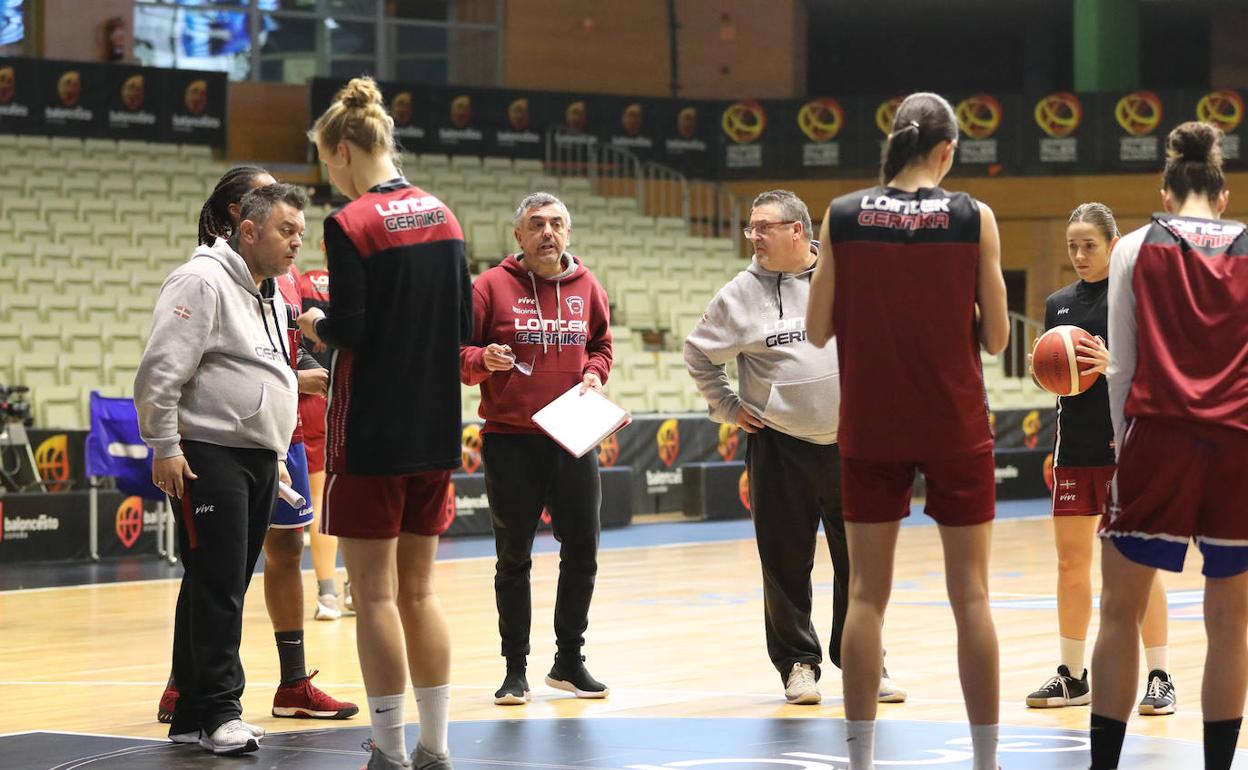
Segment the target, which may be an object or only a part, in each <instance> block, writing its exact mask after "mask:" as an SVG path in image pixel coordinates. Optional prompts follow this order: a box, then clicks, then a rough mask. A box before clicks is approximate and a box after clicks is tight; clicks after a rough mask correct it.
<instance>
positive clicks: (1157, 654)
mask: <svg viewBox="0 0 1248 770" xmlns="http://www.w3.org/2000/svg"><path fill="white" fill-rule="evenodd" d="M1169 649H1170V648H1169V647H1167V646H1166V645H1164V644H1163V645H1161V646H1160V647H1145V648H1144V660H1145V662H1147V663H1148V670H1149V671H1156V670H1157V669H1161V670H1162V671H1167V672H1168V671H1169V669H1167V668H1166V651H1167V650H1169Z"/></svg>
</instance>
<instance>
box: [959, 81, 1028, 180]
mask: <svg viewBox="0 0 1248 770" xmlns="http://www.w3.org/2000/svg"><path fill="white" fill-rule="evenodd" d="M949 101H950V103H951V104H952V105H953V112H954V115H955V116H956V117H957V119H958V151H957V163H958V165H959V166H963V167H972V168H978V169H979V170H982V171H988V172H991V173H997V172H998V171H999V170H1000V169H1002V168H1016V167H1017V166H1018V161H1019V146H1018V145H1019V131H1020V128H1021V120H1020V118H1021V117H1022V109H1021V100H1020V99H1019V97H1018V96H1015V95H1012V94H1009V95H1007V94H989V93H977V94H971V95H969V96H964V97H955V98H954V99H950V100H949Z"/></svg>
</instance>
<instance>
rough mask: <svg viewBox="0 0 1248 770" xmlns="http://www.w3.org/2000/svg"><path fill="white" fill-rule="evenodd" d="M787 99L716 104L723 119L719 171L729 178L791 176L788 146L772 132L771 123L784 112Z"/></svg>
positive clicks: (720, 133) (776, 133) (743, 100)
mask: <svg viewBox="0 0 1248 770" xmlns="http://www.w3.org/2000/svg"><path fill="white" fill-rule="evenodd" d="M784 106H785V103H784V102H781V101H778V100H773V99H766V100H759V99H742V100H741V101H737V102H731V103H720V104H718V105H717V106H716V110H717V112H718V121H719V129H720V131H719V148H720V150H719V173H720V176H721V177H723V178H725V179H757V178H760V177H767V176H789V175H790V174H789V171H790V169H789V168H788V165H789V162H790V161H789V158H788V157H787V155H788V153H787V148H786V147H785V146H784V144H783V143H782V142H780V141H778V140H777V141H773V140H772V136H773V135H775V136H777V137H778V136H779V135H780V133H781V132H780V131H778V130H776V129H775V128H774V127H773V126H771V125H769V123H770V122H771V121H774V120H776V119H778V118H779V117H780V115H781V114H782V113H783V110H784Z"/></svg>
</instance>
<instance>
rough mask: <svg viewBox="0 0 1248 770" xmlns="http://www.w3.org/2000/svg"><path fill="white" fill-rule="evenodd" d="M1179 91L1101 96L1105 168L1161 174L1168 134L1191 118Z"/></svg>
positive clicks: (1099, 122) (1098, 99)
mask: <svg viewBox="0 0 1248 770" xmlns="http://www.w3.org/2000/svg"><path fill="white" fill-rule="evenodd" d="M1183 101H1184V100H1183V98H1182V95H1181V94H1180V93H1178V92H1176V91H1149V90H1145V89H1141V90H1138V91H1131V92H1129V93H1111V94H1098V95H1097V97H1096V100H1095V102H1093V103H1094V104H1095V105H1096V109H1097V113H1098V115H1097V117H1098V120H1097V129H1098V130H1097V135H1098V137H1099V144H1100V157H1101V165H1102V167H1103V168H1105V169H1110V170H1123V171H1159V170H1160V169H1161V166H1162V162H1163V161H1164V160H1165V158H1166V150H1165V144H1166V134H1167V133H1168V132H1169V131H1170V129H1171V128H1173V127H1174V126H1176V125H1178V124H1179V123H1182V122H1183V121H1185V120H1189V119H1190V118H1189V117H1187V115H1186V114H1185V113H1184V110H1183Z"/></svg>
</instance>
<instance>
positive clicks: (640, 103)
mask: <svg viewBox="0 0 1248 770" xmlns="http://www.w3.org/2000/svg"><path fill="white" fill-rule="evenodd" d="M598 109H599V110H601V114H602V118H603V120H602V122H601V126H600V131H601V132H602V133H601V134H600V138H601V139H602V141H604V142H606V143H607V144H608V145H610V146H612V147H615V148H616V149H619V150H627V151H628V152H631V153H633V154H634V155H636V156H637V157H639V158H641V159H642V160H651V159H653V158H655V157H657V156H658V155H659V153H660V150H661V146H662V141H661V140H660V139H659V138H658V137H659V132H660V128H659V122H658V121H659V119H660V117H661V110H660V108H659V104H658V102H657V100H655V99H643V98H640V97H631V96H603V97H601V98H600V99H599V102H598Z"/></svg>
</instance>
